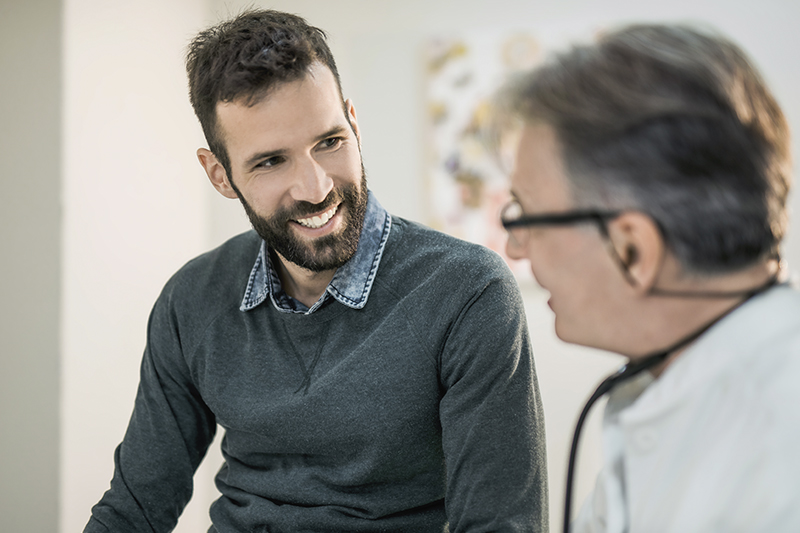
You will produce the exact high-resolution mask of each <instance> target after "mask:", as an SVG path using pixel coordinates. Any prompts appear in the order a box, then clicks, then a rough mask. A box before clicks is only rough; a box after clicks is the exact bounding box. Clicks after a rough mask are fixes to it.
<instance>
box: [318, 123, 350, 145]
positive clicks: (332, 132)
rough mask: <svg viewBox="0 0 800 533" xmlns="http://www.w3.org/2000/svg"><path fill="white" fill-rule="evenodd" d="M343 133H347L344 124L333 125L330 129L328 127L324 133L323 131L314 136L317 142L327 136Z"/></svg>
mask: <svg viewBox="0 0 800 533" xmlns="http://www.w3.org/2000/svg"><path fill="white" fill-rule="evenodd" d="M343 133H347V128H345V127H344V126H341V125H339V126H334V127H332V128H331V129H329V130H328V131H326V132H325V133H323V134H321V135H317V137H316V138H315V141H316V142H319V141H321V140H323V139H327V138H328V137H336V136H337V135H342V134H343Z"/></svg>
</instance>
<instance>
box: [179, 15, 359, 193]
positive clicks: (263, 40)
mask: <svg viewBox="0 0 800 533" xmlns="http://www.w3.org/2000/svg"><path fill="white" fill-rule="evenodd" d="M315 62H320V63H322V64H323V65H325V66H326V67H328V68H329V69H330V71H331V72H332V73H333V77H334V78H335V79H336V85H337V87H338V88H339V95H340V96H341V95H342V85H341V81H340V80H339V72H338V70H337V69H336V62H335V61H334V59H333V54H331V51H330V49H329V48H328V45H327V43H326V42H325V32H323V31H322V30H321V29H319V28H315V27H314V26H309V24H308V23H307V22H306V21H305V20H304V19H303V18H301V17H298V16H297V15H292V14H289V13H282V12H280V11H272V10H249V11H245V12H243V13H242V14H240V15H238V16H237V17H235V18H233V19H231V20H228V21H225V22H222V23H220V24H217V25H216V26H212V27H210V28H208V29H206V30H204V31H202V32H200V33H199V34H198V35H197V36H196V37H195V38H194V39H193V40H192V42H191V43H190V44H189V49H188V52H187V54H186V72H187V74H188V76H189V99H190V101H191V103H192V107H194V112H195V114H196V115H197V118H198V119H199V120H200V125H201V126H202V127H203V133H204V134H205V136H206V141H207V142H208V148H209V149H210V150H211V151H212V152H213V153H214V155H215V156H216V157H217V159H218V160H219V161H220V163H221V164H222V166H223V167H224V168H225V171H226V172H227V173H228V178H229V179H231V180H232V179H233V176H232V175H231V166H230V159H229V157H228V152H227V150H226V148H225V143H224V140H223V139H222V138H221V135H220V131H219V128H218V125H217V113H216V107H217V103H218V102H234V101H239V102H242V103H244V104H245V105H248V106H250V105H255V104H257V103H258V102H259V101H261V99H262V98H264V97H265V96H267V94H268V93H269V92H270V91H271V90H273V89H274V88H275V87H276V86H278V85H280V84H283V83H287V82H292V81H297V80H299V79H302V78H303V77H304V76H305V75H306V74H307V73H308V69H309V67H310V66H311V65H312V64H313V63H315ZM343 106H344V104H343Z"/></svg>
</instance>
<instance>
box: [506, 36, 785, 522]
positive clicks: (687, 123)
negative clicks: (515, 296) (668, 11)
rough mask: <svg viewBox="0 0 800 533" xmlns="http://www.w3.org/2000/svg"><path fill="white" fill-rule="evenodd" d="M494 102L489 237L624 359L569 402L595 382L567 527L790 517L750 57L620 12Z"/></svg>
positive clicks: (777, 212)
mask: <svg viewBox="0 0 800 533" xmlns="http://www.w3.org/2000/svg"><path fill="white" fill-rule="evenodd" d="M500 101H501V102H502V103H503V105H505V106H506V107H507V111H510V112H511V113H512V116H515V117H517V118H518V119H520V122H521V123H522V125H523V127H522V130H521V131H522V133H521V137H520V140H519V145H518V150H517V158H516V165H515V169H514V172H513V175H512V187H511V192H512V196H513V200H512V201H511V203H510V204H509V205H508V206H507V207H506V208H505V210H504V211H503V214H502V222H503V224H504V226H505V227H506V229H507V230H508V233H509V240H508V249H507V251H508V254H509V255H510V256H511V257H515V258H527V259H529V260H530V264H531V269H532V271H533V274H534V275H535V277H536V279H537V281H538V282H539V283H540V284H541V285H542V286H543V287H544V288H545V289H546V290H548V291H549V292H550V300H549V302H548V303H549V305H550V307H551V308H552V309H553V312H554V313H555V329H556V333H557V334H558V336H559V337H560V338H561V339H563V340H565V341H567V342H571V343H576V344H582V345H586V346H591V347H596V348H600V349H604V350H609V351H612V352H616V353H619V354H622V355H624V356H626V357H628V358H629V360H630V361H629V363H628V364H627V365H626V366H624V367H623V368H622V369H620V371H619V372H618V373H617V374H615V375H613V376H610V377H609V378H608V379H607V380H606V381H604V382H603V384H602V385H601V386H600V388H598V390H597V392H596V393H595V394H594V395H593V396H592V398H591V400H590V403H589V404H588V405H587V407H586V409H585V410H584V412H583V414H582V416H581V420H580V422H582V421H583V418H584V417H585V416H586V413H587V411H588V409H589V407H590V406H591V403H592V402H593V401H594V400H596V399H597V398H599V397H600V396H602V395H603V394H605V393H606V392H609V391H610V396H609V399H608V403H607V406H606V409H605V415H604V419H603V432H604V433H603V442H604V457H605V464H604V467H603V470H602V471H601V473H600V475H599V477H598V480H597V484H596V487H595V490H594V492H593V494H592V496H591V497H590V498H589V500H588V501H587V502H586V503H585V505H584V506H583V508H582V509H581V511H580V513H579V514H578V517H577V519H576V520H575V521H574V522H573V523H572V527H571V531H573V532H609V533H612V532H614V533H616V532H625V531H629V532H644V533H654V532H674V533H690V532H709V531H717V532H736V531H741V532H755V531H769V532H772V533H774V532H784V531H785V532H789V531H792V532H796V531H800V453H798V443H800V385H799V383H800V292H798V291H797V290H796V289H795V288H793V287H792V286H790V285H789V284H788V283H787V282H786V281H785V275H784V273H785V268H782V265H781V261H780V255H779V252H780V242H781V239H782V238H783V235H784V233H785V230H786V227H787V213H786V198H787V194H788V192H789V185H790V173H791V161H790V150H789V132H788V126H787V123H786V119H785V118H784V116H783V114H782V112H781V110H780V108H779V106H778V104H777V103H776V101H775V99H774V97H773V96H772V94H771V93H770V91H769V89H768V88H767V87H766V85H765V84H764V82H763V80H762V79H761V77H760V76H759V74H758V73H757V71H756V70H755V68H754V67H753V65H752V64H751V63H750V61H749V60H748V59H747V57H746V56H745V54H744V53H743V52H742V51H741V50H740V49H739V48H738V47H737V46H736V45H734V44H733V43H731V42H730V41H729V40H727V39H725V38H723V37H720V36H718V35H716V34H712V33H708V32H705V31H698V30H696V29H692V28H689V27H685V26H677V25H638V26H630V27H627V28H623V29H621V30H618V31H615V32H611V33H608V34H605V35H603V36H601V37H600V38H599V40H598V41H597V42H596V43H593V44H590V45H585V46H577V47H574V48H572V49H571V50H569V51H567V52H565V53H563V54H561V55H558V56H556V57H555V58H553V59H552V60H551V61H550V62H549V63H547V64H545V65H544V66H542V67H540V68H538V69H536V70H534V71H533V72H530V73H526V74H525V75H523V76H522V77H520V78H519V79H517V80H515V81H513V82H512V83H510V84H509V85H508V86H507V87H506V88H505V90H504V91H503V92H501V98H500ZM580 422H579V427H578V429H577V430H576V439H577V438H578V436H579V432H580ZM575 449H576V446H575V445H573V451H574V450H575ZM573 465H574V458H573V459H571V461H570V476H571V474H572V467H573ZM568 486H569V482H568ZM567 492H568V496H567V506H566V507H567V510H566V513H565V530H567V529H568V527H569V526H568V525H566V524H568V523H569V521H570V519H571V515H570V511H569V505H570V502H569V498H570V489H569V488H568V491H567Z"/></svg>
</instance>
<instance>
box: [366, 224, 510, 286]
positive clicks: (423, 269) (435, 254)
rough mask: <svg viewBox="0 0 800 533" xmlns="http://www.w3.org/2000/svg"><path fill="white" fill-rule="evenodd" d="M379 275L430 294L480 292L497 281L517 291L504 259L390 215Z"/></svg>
mask: <svg viewBox="0 0 800 533" xmlns="http://www.w3.org/2000/svg"><path fill="white" fill-rule="evenodd" d="M378 278H379V279H380V280H381V281H382V282H383V283H386V284H388V285H389V286H393V287H397V288H398V290H402V291H404V292H405V291H407V290H408V289H409V288H411V287H424V288H425V291H426V292H428V293H429V294H430V295H436V294H452V293H458V294H463V295H464V296H466V297H469V296H470V295H474V294H476V293H477V292H480V291H482V290H483V289H484V288H485V287H486V286H488V285H489V284H491V283H500V284H502V285H504V286H507V287H509V289H510V290H511V291H512V292H513V291H517V290H518V289H517V284H516V280H515V278H514V276H513V275H512V273H511V271H510V270H509V268H508V266H507V265H506V263H505V261H503V259H502V258H501V257H500V256H499V255H498V254H497V253H495V252H493V251H492V250H489V249H488V248H486V247H485V246H481V245H479V244H475V243H471V242H467V241H464V240H461V239H458V238H456V237H453V236H451V235H447V234H445V233H442V232H440V231H436V230H434V229H431V228H428V227H426V226H424V225H422V224H419V223H417V222H412V221H409V220H405V219H403V218H398V217H393V218H392V230H391V233H390V236H389V241H388V242H387V246H386V250H385V252H384V259H383V260H382V262H381V268H380V269H379V272H378Z"/></svg>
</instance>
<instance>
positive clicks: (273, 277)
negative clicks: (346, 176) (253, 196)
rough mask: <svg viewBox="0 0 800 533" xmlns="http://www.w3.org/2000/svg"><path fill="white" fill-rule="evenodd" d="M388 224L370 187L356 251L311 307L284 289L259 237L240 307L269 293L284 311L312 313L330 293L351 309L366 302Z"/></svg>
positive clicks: (254, 303)
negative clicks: (254, 260) (257, 248)
mask: <svg viewBox="0 0 800 533" xmlns="http://www.w3.org/2000/svg"><path fill="white" fill-rule="evenodd" d="M391 226H392V217H391V215H389V213H388V212H386V210H385V209H384V208H383V207H382V206H381V204H380V203H379V202H378V200H377V199H376V198H375V196H374V195H373V194H372V192H371V191H370V192H369V193H368V200H367V211H366V213H365V215H364V227H363V229H362V230H361V236H360V237H359V240H358V248H357V249H356V253H355V254H354V255H353V257H352V258H351V259H350V260H349V261H348V262H347V263H345V264H344V265H343V266H341V267H339V268H338V269H337V270H336V273H335V274H334V276H333V279H332V280H331V282H330V283H329V284H328V287H327V288H326V289H325V293H324V294H323V295H322V297H320V299H319V300H318V301H317V302H316V303H315V304H314V305H313V306H311V307H310V308H307V307H306V306H305V305H304V304H302V303H301V302H299V301H297V300H295V299H294V298H292V297H290V296H289V295H288V294H286V293H285V292H284V291H283V289H282V288H281V282H280V279H279V278H278V274H277V271H276V270H275V268H274V266H273V265H272V260H271V258H270V253H269V248H268V247H267V244H266V243H265V242H264V241H261V249H260V250H259V253H258V257H257V258H256V262H255V264H254V265H253V269H252V270H251V271H250V278H249V279H248V281H247V288H246V289H245V292H244V298H243V299H242V304H241V306H239V309H240V310H241V311H249V310H251V309H253V308H255V307H257V306H259V305H260V304H262V303H263V302H264V300H266V299H267V298H268V297H269V299H270V300H271V301H272V305H274V306H275V309H277V310H278V311H281V312H284V313H302V314H306V315H307V314H311V313H313V312H314V311H316V310H317V309H319V308H320V307H321V306H322V305H323V304H324V303H325V301H326V300H327V299H328V298H329V297H333V298H335V299H336V300H337V301H339V302H341V303H342V304H344V305H346V306H348V307H351V308H353V309H362V308H363V307H364V306H365V305H367V298H369V293H370V291H371V290H372V284H373V282H374V281H375V274H376V273H377V271H378V265H379V264H380V262H381V257H382V256H383V250H384V248H385V247H386V241H387V239H388V238H389V231H390V229H391Z"/></svg>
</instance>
